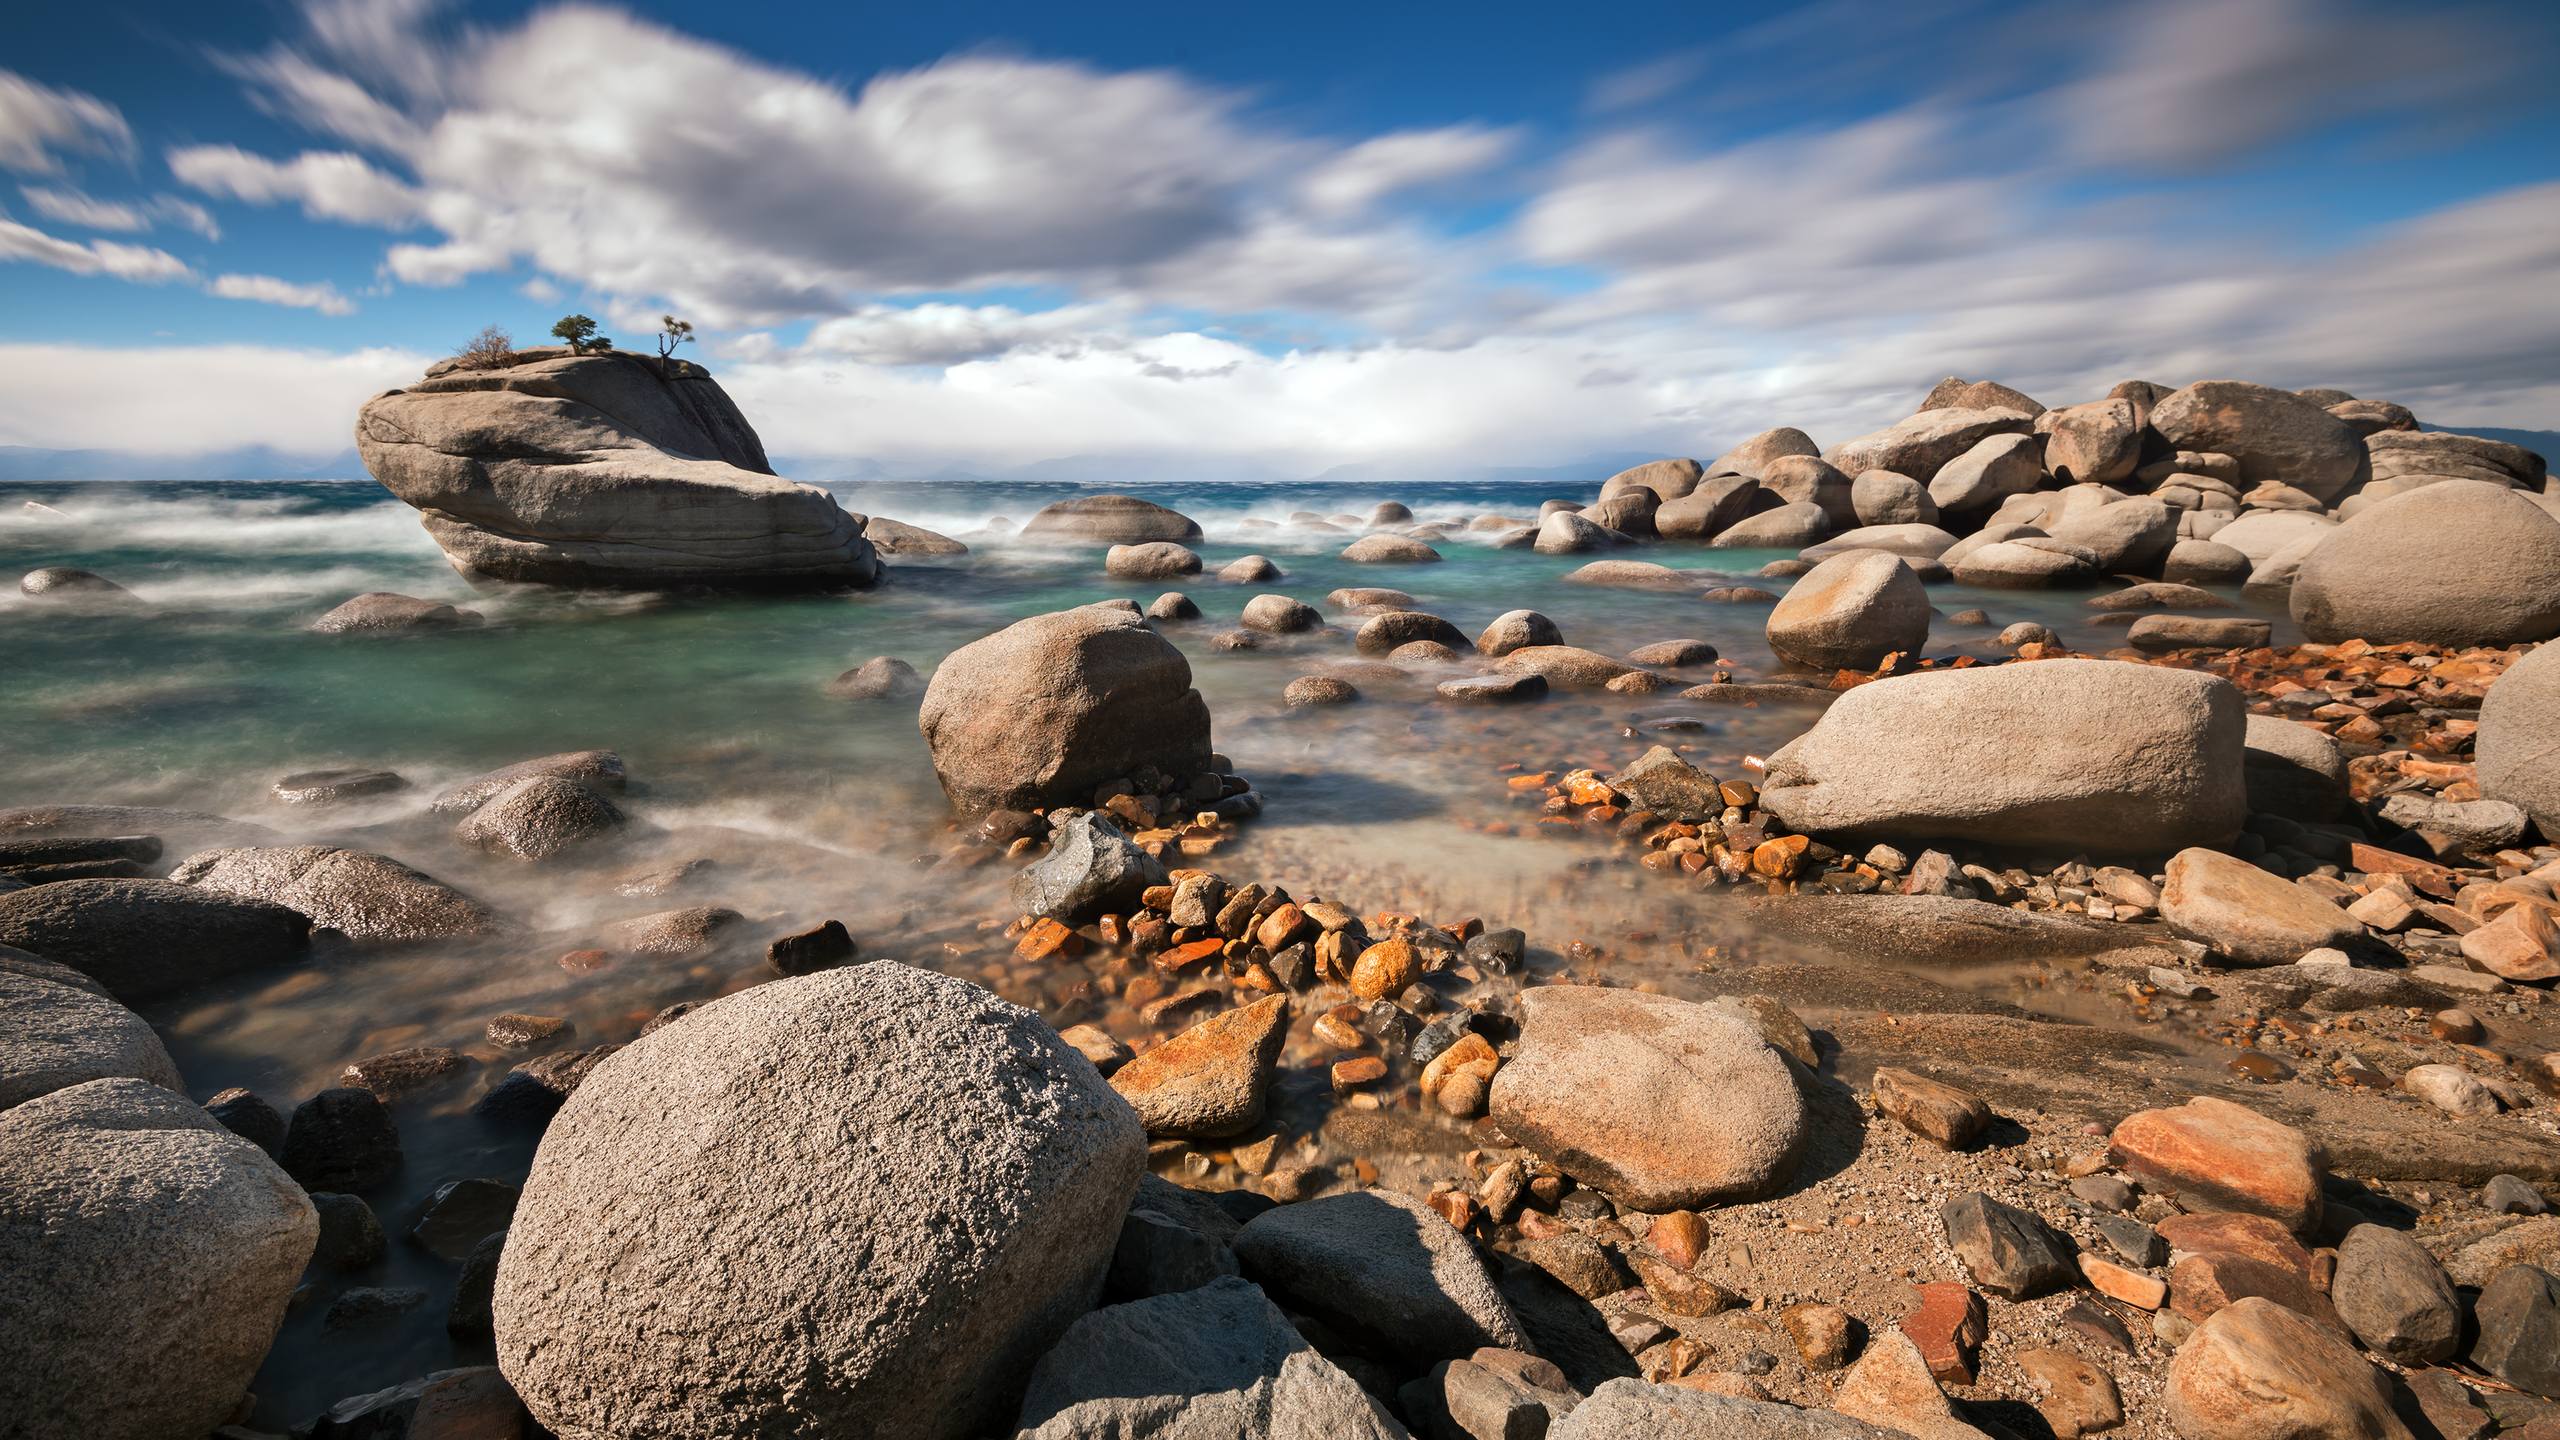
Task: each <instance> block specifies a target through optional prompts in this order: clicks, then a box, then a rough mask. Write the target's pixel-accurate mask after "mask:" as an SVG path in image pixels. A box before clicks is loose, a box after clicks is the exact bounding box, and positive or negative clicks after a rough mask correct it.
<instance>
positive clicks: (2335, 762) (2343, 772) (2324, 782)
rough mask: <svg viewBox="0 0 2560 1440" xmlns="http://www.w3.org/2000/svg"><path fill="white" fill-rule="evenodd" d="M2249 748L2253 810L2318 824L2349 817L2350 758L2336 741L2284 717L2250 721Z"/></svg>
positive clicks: (2246, 759)
mask: <svg viewBox="0 0 2560 1440" xmlns="http://www.w3.org/2000/svg"><path fill="white" fill-rule="evenodd" d="M2245 743H2246V744H2247V746H2248V750H2247V753H2246V754H2245V755H2244V756H2243V757H2242V763H2243V765H2244V766H2245V768H2246V775H2247V779H2248V786H2249V808H2250V809H2251V810H2254V811H2257V812H2258V813H2260V814H2264V815H2281V816H2283V817H2285V818H2286V819H2288V820H2310V821H2317V822H2326V821H2330V820H2335V819H2337V818H2338V817H2339V816H2340V815H2342V814H2344V813H2345V812H2346V807H2347V803H2348V798H2349V797H2348V791H2347V756H2346V752H2345V751H2343V750H2340V749H2339V748H2338V742H2337V741H2335V740H2332V739H2330V738H2329V737H2328V736H2327V735H2324V734H2322V733H2321V732H2320V731H2317V730H2314V729H2312V728H2311V727H2310V726H2308V725H2305V724H2302V723H2301V722H2299V721H2295V720H2287V719H2285V718H2284V717H2283V716H2281V715H2252V716H2250V717H2249V723H2248V730H2247V732H2246V735H2245Z"/></svg>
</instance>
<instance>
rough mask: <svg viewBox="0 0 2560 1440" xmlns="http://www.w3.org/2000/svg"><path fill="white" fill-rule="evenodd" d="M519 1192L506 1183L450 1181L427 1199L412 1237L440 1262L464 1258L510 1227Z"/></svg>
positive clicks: (479, 1180)
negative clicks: (482, 1243) (482, 1242)
mask: <svg viewBox="0 0 2560 1440" xmlns="http://www.w3.org/2000/svg"><path fill="white" fill-rule="evenodd" d="M519 1193H520V1192H519V1191H518V1190H517V1189H516V1187H515V1186H513V1185H510V1184H508V1183H507V1182H506V1181H504V1180H490V1179H479V1178H475V1179H470V1180H451V1181H447V1182H446V1183H444V1184H442V1185H439V1186H437V1187H436V1192H435V1194H433V1195H431V1196H429V1197H428V1198H427V1203H426V1207H425V1208H424V1209H423V1210H422V1211H421V1212H420V1213H419V1215H418V1223H417V1224H415V1225H412V1226H410V1227H409V1238H410V1239H411V1240H413V1241H415V1242H417V1244H419V1245H420V1246H421V1247H423V1248H424V1249H425V1250H426V1251H427V1253H429V1254H431V1255H434V1256H436V1257H437V1258H439V1259H443V1260H460V1259H463V1258H464V1257H466V1256H468V1255H469V1254H470V1253H471V1252H472V1250H473V1249H474V1248H475V1247H477V1246H478V1245H479V1243H480V1242H481V1241H483V1240H486V1239H488V1238H489V1237H490V1236H492V1235H495V1234H497V1233H498V1232H499V1231H502V1230H504V1229H506V1228H507V1222H508V1221H510V1220H512V1219H513V1218H514V1217H515V1213H516V1199H517V1196H518V1195H519Z"/></svg>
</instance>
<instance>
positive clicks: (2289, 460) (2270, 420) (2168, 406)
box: [2151, 380, 2373, 504]
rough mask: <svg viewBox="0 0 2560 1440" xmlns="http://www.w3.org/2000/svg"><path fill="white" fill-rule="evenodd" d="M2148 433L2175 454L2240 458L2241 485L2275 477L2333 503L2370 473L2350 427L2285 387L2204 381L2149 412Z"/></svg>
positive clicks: (2360, 441)
mask: <svg viewBox="0 0 2560 1440" xmlns="http://www.w3.org/2000/svg"><path fill="white" fill-rule="evenodd" d="M2151 428H2152V429H2154V430H2156V431H2158V432H2159V433H2160V437H2161V438H2162V439H2164V440H2166V441H2168V442H2169V445H2170V447H2171V448H2172V449H2177V450H2202V451H2210V452H2213V453H2216V454H2222V455H2229V456H2231V457H2232V458H2234V459H2235V460H2237V461H2239V464H2240V474H2239V477H2238V479H2239V482H2240V484H2241V486H2242V488H2244V489H2246V488H2247V487H2249V486H2252V485H2257V484H2260V483H2262V482H2264V481H2268V480H2273V481H2276V482H2278V483H2280V484H2285V485H2291V486H2293V487H2294V488H2296V489H2298V490H2302V491H2304V492H2306V493H2308V494H2309V495H2310V496H2311V497H2312V498H2313V499H2315V500H2318V501H2320V502H2321V503H2323V504H2333V503H2335V502H2336V501H2338V500H2339V499H2340V498H2342V497H2344V496H2345V495H2347V494H2348V493H2350V492H2351V491H2353V490H2354V489H2355V488H2356V487H2357V486H2359V485H2362V484H2363V483H2364V482H2365V480H2366V479H2367V478H2368V477H2370V475H2371V474H2372V468H2373V467H2372V461H2371V459H2370V457H2369V456H2368V455H2367V454H2366V452H2365V445H2364V437H2363V436H2361V435H2359V434H2357V433H2356V430H2355V427H2354V426H2352V425H2349V424H2348V423H2347V422H2345V421H2343V420H2341V419H2339V418H2338V417H2337V416H2335V415H2332V414H2330V413H2329V412H2328V411H2326V410H2324V409H2322V408H2320V407H2319V406H2318V405H2315V404H2313V403H2312V402H2310V401H2308V400H2305V399H2303V398H2302V397H2301V396H2299V395H2296V394H2294V393H2292V392H2291V391H2288V390H2276V389H2272V388H2270V387H2268V386H2265V385H2252V384H2250V383H2248V382H2247V381H2243V380H2202V381H2198V382H2197V383H2195V384H2193V385H2190V386H2188V387H2186V388H2185V389H2183V390H2179V391H2176V392H2175V393H2173V394H2171V395H2169V396H2167V397H2166V398H2164V399H2162V400H2161V401H2160V402H2159V403H2158V404H2156V405H2154V406H2152V407H2151Z"/></svg>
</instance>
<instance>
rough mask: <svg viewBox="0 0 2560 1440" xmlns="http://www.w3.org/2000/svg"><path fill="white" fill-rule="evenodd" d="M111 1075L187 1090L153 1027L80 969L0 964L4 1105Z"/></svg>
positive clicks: (0, 1106) (0, 1099) (0, 1094)
mask: <svg viewBox="0 0 2560 1440" xmlns="http://www.w3.org/2000/svg"><path fill="white" fill-rule="evenodd" d="M47 972H52V973H53V974H57V975H59V976H60V978H59V979H55V978H48V974H47ZM109 1078H124V1079H132V1080H140V1081H143V1082H146V1083H148V1084H152V1085H157V1086H159V1087H161V1088H163V1089H166V1090H171V1091H182V1090H184V1089H185V1088H186V1082H185V1081H183V1080H181V1079H180V1078H179V1076H178V1067H177V1064H176V1062H175V1061H172V1060H171V1059H170V1058H169V1051H168V1049H167V1048H166V1047H165V1046H163V1045H162V1044H161V1043H160V1037H159V1035H158V1034H156V1033H155V1032H154V1031H153V1030H152V1028H151V1026H150V1025H149V1024H148V1023H146V1022H145V1021H144V1020H143V1018H142V1017H141V1016H139V1015H136V1014H134V1013H133V1012H132V1011H130V1010H127V1009H126V1008H125V1007H124V1006H122V1005H120V1004H117V1003H116V1002H115V1001H114V1000H111V999H109V998H108V997H106V996H105V995H102V994H100V993H98V992H97V991H96V990H95V989H93V988H91V986H90V984H89V983H88V982H87V981H85V980H84V979H83V978H82V977H81V976H80V974H79V972H78V971H75V970H71V969H69V968H68V967H61V966H53V965H37V964H33V963H31V964H29V965H28V966H27V967H26V968H25V969H23V970H21V969H0V1110H7V1109H8V1108H10V1107H11V1106H13V1105H19V1104H22V1103H24V1102H26V1101H29V1100H33V1099H35V1098H36V1097H37V1096H39V1095H49V1094H51V1093H53V1092H54V1091H56V1090H63V1089H68V1088H69V1087H71V1086H74V1085H80V1084H85V1083H87V1082H89V1081H91V1080H104V1079H109Z"/></svg>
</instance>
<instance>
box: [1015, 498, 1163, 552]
mask: <svg viewBox="0 0 2560 1440" xmlns="http://www.w3.org/2000/svg"><path fill="white" fill-rule="evenodd" d="M1022 538H1024V539H1026V540H1052V541H1057V540H1066V541H1081V542H1085V543H1088V544H1096V545H1143V544H1146V543H1147V542H1149V541H1153V540H1175V541H1185V540H1197V539H1199V538H1200V525H1199V522H1197V521H1195V520H1193V519H1192V518H1191V517H1190V516H1188V515H1185V514H1182V513H1181V512H1179V511H1175V510H1168V509H1166V508H1165V507H1163V506H1162V505H1158V504H1156V503H1155V502H1154V501H1151V500H1141V499H1139V498H1138V497H1136V496H1134V495H1079V496H1077V497H1075V498H1074V499H1071V500H1060V501H1057V502H1055V503H1053V504H1049V505H1046V506H1043V507H1041V510H1040V513H1038V514H1036V515H1034V516H1032V517H1031V518H1030V519H1029V520H1027V521H1025V522H1024V523H1023V526H1022Z"/></svg>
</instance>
